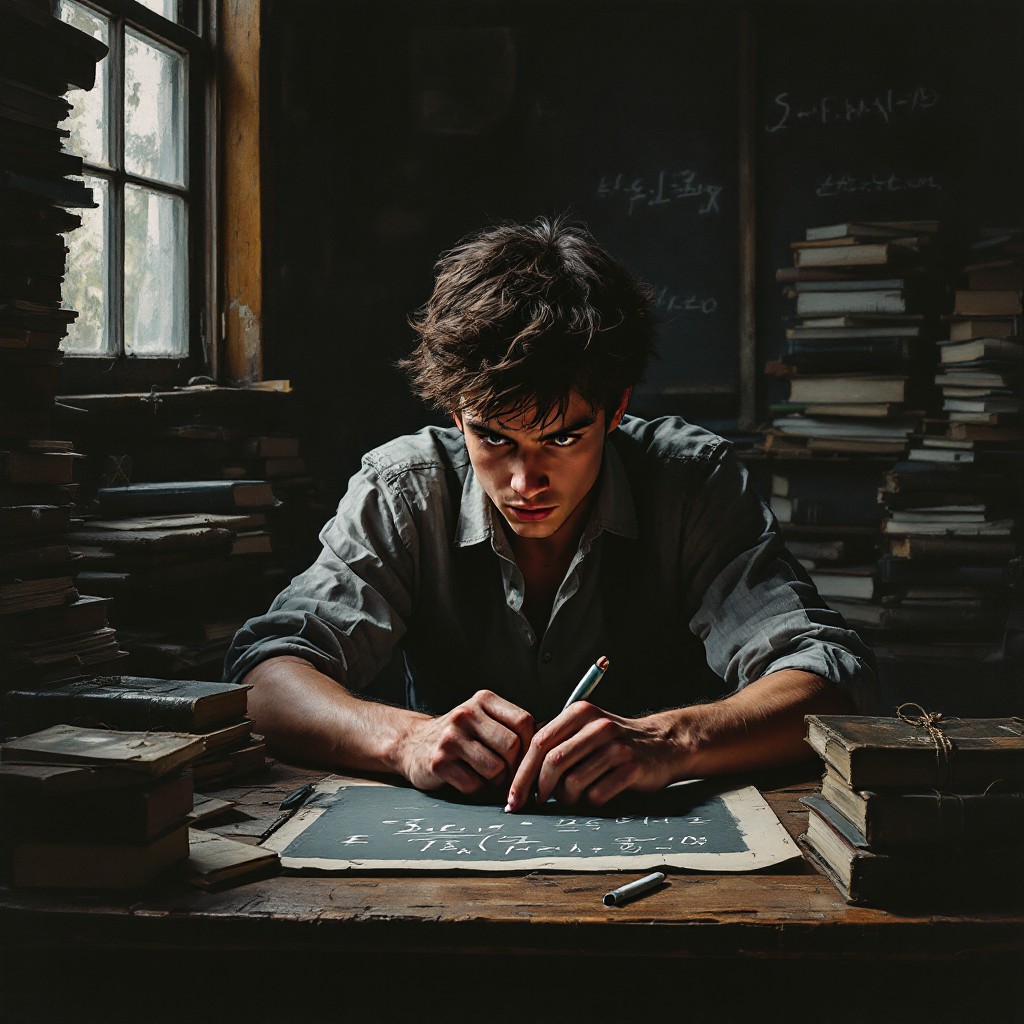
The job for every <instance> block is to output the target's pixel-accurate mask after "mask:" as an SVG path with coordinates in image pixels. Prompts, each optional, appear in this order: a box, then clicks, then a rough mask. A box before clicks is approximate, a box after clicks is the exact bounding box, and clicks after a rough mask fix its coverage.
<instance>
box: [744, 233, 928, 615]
mask: <svg viewBox="0 0 1024 1024" xmlns="http://www.w3.org/2000/svg"><path fill="white" fill-rule="evenodd" d="M937 227H938V226H937V224H936V223H935V222H933V221H913V222H910V221H904V222H884V223H883V222H863V223H856V224H854V223H844V224H833V225H827V226H822V227H813V228H808V229H807V231H806V237H805V238H804V239H803V240H801V241H798V242H794V243H792V248H793V251H794V264H795V265H794V266H793V267H785V268H782V269H780V270H779V271H777V273H776V278H777V280H779V281H780V282H782V283H783V284H784V285H785V294H786V296H787V297H789V298H792V299H794V300H795V302H796V309H795V313H794V315H793V316H791V317H789V322H788V326H787V329H786V341H785V346H784V349H783V352H782V354H781V356H780V358H779V359H778V360H775V361H772V362H770V363H769V364H768V366H767V367H766V372H767V373H768V375H769V376H770V377H771V378H773V379H774V380H775V381H776V384H775V387H776V389H778V388H779V387H780V386H781V387H784V388H785V393H783V394H777V396H776V398H777V399H778V400H777V401H775V403H774V404H773V405H772V406H771V411H772V413H773V419H772V421H771V426H770V428H769V429H768V431H767V434H766V438H765V445H764V448H765V452H766V454H767V457H768V459H769V461H770V463H771V466H772V484H771V498H770V504H771V507H772V511H773V512H774V513H775V515H776V517H777V518H778V519H779V521H780V522H781V523H782V525H783V530H784V532H785V533H786V535H787V544H788V546H789V548H790V550H791V551H792V552H793V553H794V554H795V555H796V556H797V557H798V558H799V559H800V561H801V562H802V563H803V564H804V566H805V567H806V568H807V569H808V571H809V572H810V574H811V577H812V579H813V581H814V583H815V585H816V586H817V587H818V590H819V592H820V593H821V595H822V596H823V597H824V598H825V599H826V600H828V601H829V602H830V603H832V602H833V601H839V602H849V603H851V604H853V606H854V607H859V606H860V605H863V606H864V607H869V608H871V607H875V606H876V605H877V599H878V596H879V588H878V579H877V557H878V546H879V544H880V541H881V534H880V527H881V522H882V517H883V508H882V506H881V505H879V503H878V490H879V488H880V486H881V484H882V478H883V473H884V472H885V470H886V469H888V468H889V467H890V466H891V465H892V463H893V462H894V461H895V460H896V459H897V458H898V457H899V456H901V455H902V454H903V453H904V452H905V451H906V449H907V446H908V444H909V441H910V438H911V436H912V435H913V434H915V433H916V432H917V431H918V430H919V429H920V423H921V420H922V418H923V416H924V409H923V407H922V402H921V385H922V383H923V375H924V373H925V371H926V367H927V362H926V359H925V357H926V352H927V350H926V348H925V346H926V344H927V341H928V335H929V333H930V332H931V331H932V330H933V326H932V322H931V317H932V316H933V315H934V314H937V312H938V310H937V304H936V302H935V301H934V298H933V297H932V296H931V295H930V294H929V288H930V281H929V279H928V278H927V275H926V273H925V264H926V262H927V256H928V251H929V246H930V243H931V240H932V236H933V235H934V234H935V232H936V231H937ZM923 359H924V360H925V361H923Z"/></svg>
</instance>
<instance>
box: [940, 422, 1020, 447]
mask: <svg viewBox="0 0 1024 1024" xmlns="http://www.w3.org/2000/svg"><path fill="white" fill-rule="evenodd" d="M949 437H950V439H951V440H953V441H1004V442H1006V443H1007V444H1008V445H1018V444H1019V443H1020V442H1021V441H1024V431H1021V430H1019V429H1017V428H1016V427H1000V426H989V425H988V424H985V423H960V422H951V423H950V425H949Z"/></svg>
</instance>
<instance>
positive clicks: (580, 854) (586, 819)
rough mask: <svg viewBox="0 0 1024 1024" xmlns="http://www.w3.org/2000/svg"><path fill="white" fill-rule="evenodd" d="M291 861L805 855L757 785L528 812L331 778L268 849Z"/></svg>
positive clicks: (627, 867) (661, 861)
mask: <svg viewBox="0 0 1024 1024" xmlns="http://www.w3.org/2000/svg"><path fill="white" fill-rule="evenodd" d="M264 845H265V846H267V847H268V848H269V849H272V850H275V851H277V852H278V853H280V854H281V858H282V860H281V862H282V864H283V865H284V866H285V867H287V868H303V869H311V870H322V871H347V870H364V871H369V870H421V871H450V870H456V871H466V870H469V871H492V872H493V871H505V872H508V871H534V870H538V869H554V870H572V871H619V870H621V871H633V870H640V869H644V868H649V867H659V866H668V867H676V868H690V869H695V870H704V871H753V870H756V869H758V868H764V867H768V866H769V865H771V864H777V863H779V862H781V861H784V860H788V859H790V858H791V857H796V856H799V851H798V850H797V849H796V847H795V846H794V844H793V842H792V840H791V839H790V838H789V836H788V835H787V833H786V831H785V829H783V827H782V825H781V824H780V823H779V820H778V818H776V817H775V815H774V814H773V813H772V811H771V809H770V808H769V807H768V805H767V804H766V803H765V801H764V799H763V798H762V797H761V795H760V794H759V793H758V792H757V790H756V789H754V788H753V787H752V786H747V787H744V788H741V789H725V790H722V791H719V792H715V791H713V790H712V791H708V790H707V789H705V788H703V787H702V786H700V785H679V786H672V787H670V788H669V789H667V790H663V791H662V792H660V793H653V794H648V795H646V796H642V797H640V796H636V795H631V796H629V797H627V798H626V799H625V800H620V801H619V802H618V803H617V804H616V806H615V809H614V811H612V812H611V813H609V812H608V811H604V812H600V813H595V814H588V813H573V812H568V811H566V810H565V809H564V808H562V807H560V806H559V805H558V804H557V803H556V802H555V801H550V802H549V803H548V804H547V805H545V806H544V807H542V808H534V809H532V810H529V811H523V812H521V813H519V814H505V813H504V812H503V810H502V808H501V807H500V806H497V805H483V804H478V803H472V802H468V801H462V800H456V799H448V798H446V797H444V796H443V795H438V794H435V793H422V792H420V791H419V790H415V789H403V788H398V787H392V786H375V785H346V784H344V783H343V782H342V781H341V780H338V779H327V780H325V781H324V782H322V783H320V784H319V785H318V787H317V793H316V795H314V796H313V797H312V798H311V799H310V800H309V801H308V802H307V803H306V805H305V806H304V807H303V809H302V810H301V811H300V812H299V813H298V814H297V815H296V816H295V817H294V818H292V819H291V820H290V821H289V822H287V823H286V824H285V825H284V826H283V827H282V828H281V829H279V830H278V831H277V832H276V833H275V834H274V835H273V836H271V838H270V839H269V840H268V841H267V842H266V843H265V844H264Z"/></svg>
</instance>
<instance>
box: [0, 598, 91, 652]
mask: <svg viewBox="0 0 1024 1024" xmlns="http://www.w3.org/2000/svg"><path fill="white" fill-rule="evenodd" d="M110 604H111V601H110V599H109V598H107V597H91V596H86V595H81V596H79V597H78V598H77V599H75V600H74V601H71V602H70V603H69V604H64V605H60V606H59V607H53V608H43V609H40V610H38V611H29V612H22V613H21V614H18V615H12V616H11V617H10V618H8V619H5V621H4V628H3V630H2V631H0V645H9V644H11V643H14V641H15V639H17V640H18V641H19V642H22V643H28V642H31V641H34V640H48V639H50V638H52V637H57V636H63V635H64V634H68V633H88V632H90V631H92V630H94V629H102V628H103V627H104V626H106V624H107V617H108V615H109V612H110Z"/></svg>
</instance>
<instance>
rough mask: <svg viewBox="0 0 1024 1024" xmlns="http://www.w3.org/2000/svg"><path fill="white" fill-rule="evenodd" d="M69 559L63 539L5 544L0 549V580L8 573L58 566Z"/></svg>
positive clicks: (69, 551) (69, 554)
mask: <svg viewBox="0 0 1024 1024" xmlns="http://www.w3.org/2000/svg"><path fill="white" fill-rule="evenodd" d="M70 559H71V549H70V548H69V547H68V545H67V542H66V541H65V540H64V539H63V538H60V539H58V540H50V541H37V542H35V543H28V544H7V545H4V546H3V547H2V548H0V578H3V577H4V576H6V575H7V574H8V573H20V572H22V571H24V570H32V569H40V568H42V567H44V566H54V565H59V564H61V563H64V562H67V561H69V560H70Z"/></svg>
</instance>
